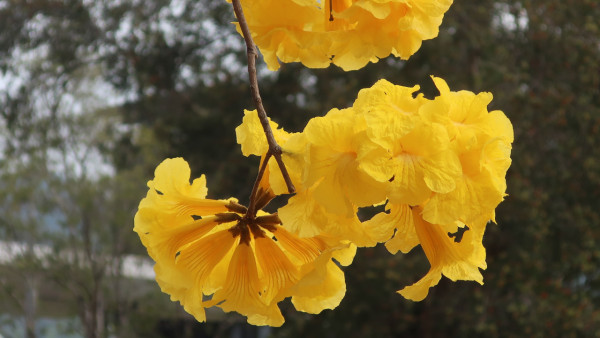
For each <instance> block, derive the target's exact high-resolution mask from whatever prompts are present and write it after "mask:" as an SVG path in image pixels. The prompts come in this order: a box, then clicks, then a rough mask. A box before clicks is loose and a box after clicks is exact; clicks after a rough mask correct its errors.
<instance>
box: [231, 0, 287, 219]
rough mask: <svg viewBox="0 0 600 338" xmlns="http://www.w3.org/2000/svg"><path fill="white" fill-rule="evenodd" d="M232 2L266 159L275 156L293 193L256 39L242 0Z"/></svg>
mask: <svg viewBox="0 0 600 338" xmlns="http://www.w3.org/2000/svg"><path fill="white" fill-rule="evenodd" d="M232 4H233V11H234V12H235V17H236V18H237V20H238V23H239V25H240V28H241V30H242V35H243V37H244V41H245V42H246V53H247V55H248V76H249V78H250V91H251V92H252V99H253V100H254V104H255V105H256V110H257V111H258V118H259V119H260V123H261V125H262V127H263V130H264V132H265V136H266V137H267V143H268V144H269V150H268V153H267V156H266V157H265V161H267V160H268V159H269V158H270V157H271V156H273V157H274V158H275V160H276V161H277V164H278V165H279V170H281V174H282V175H283V179H284V180H285V184H286V186H287V189H288V191H289V192H290V194H291V193H294V192H295V191H296V189H295V188H294V184H293V183H292V179H291V178H290V175H289V173H288V171H287V169H286V168H285V164H284V163H283V159H282V158H281V153H282V150H281V147H280V146H279V144H277V141H275V136H273V130H272V129H271V126H270V125H269V118H268V117H267V112H266V111H265V108H264V107H263V104H262V99H261V97H260V92H259V90H258V77H257V76H256V59H257V58H258V53H257V52H256V47H255V45H254V41H252V35H251V33H250V28H249V27H248V23H247V22H246V17H245V16H244V11H243V10H242V4H241V2H240V0H232ZM265 165H266V164H265ZM263 173H264V170H261V171H259V173H258V177H257V178H256V182H257V183H255V188H256V187H257V184H258V182H260V180H261V178H262V174H263ZM252 190H253V194H251V196H250V204H253V199H254V198H255V196H254V190H255V189H252ZM250 209H251V208H249V211H250ZM253 211H255V210H253Z"/></svg>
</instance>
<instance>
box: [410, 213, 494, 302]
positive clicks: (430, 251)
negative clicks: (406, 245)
mask: <svg viewBox="0 0 600 338" xmlns="http://www.w3.org/2000/svg"><path fill="white" fill-rule="evenodd" d="M421 212H422V209H421V208H420V207H415V208H413V209H412V213H413V221H414V223H413V224H414V228H415V232H416V234H417V236H418V239H419V243H420V244H421V247H422V248H423V251H424V252H425V255H426V256H427V259H428V260H429V263H430V264H431V267H430V269H429V272H428V273H427V274H426V275H425V276H424V277H423V278H422V279H421V280H419V281H418V282H416V283H415V284H413V285H410V286H407V287H405V288H404V289H402V290H400V291H398V293H400V294H401V295H403V296H404V297H406V298H408V299H411V300H414V301H420V300H422V299H424V298H425V297H426V296H427V293H428V292H429V288H430V287H432V286H435V285H437V283H438V282H439V280H440V279H441V277H442V275H444V276H446V277H448V278H450V279H451V280H452V281H457V280H473V281H476V282H478V283H479V284H483V276H482V275H481V272H480V271H479V269H480V268H481V269H485V268H486V267H487V265H486V263H485V248H484V247H483V245H482V243H481V242H482V239H483V233H484V231H485V225H486V223H487V220H484V221H483V222H481V221H479V222H474V223H473V224H471V225H470V226H468V227H467V226H466V225H464V224H460V226H459V227H456V226H455V229H456V232H455V233H450V232H448V231H447V230H446V227H443V226H440V225H437V224H431V223H429V222H427V221H425V220H423V218H422V216H421Z"/></svg>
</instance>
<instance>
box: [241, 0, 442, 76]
mask: <svg viewBox="0 0 600 338" xmlns="http://www.w3.org/2000/svg"><path fill="white" fill-rule="evenodd" d="M451 4H452V0H260V1H256V0H242V6H243V10H244V12H245V15H246V18H247V21H248V26H249V28H250V30H251V32H252V37H253V39H254V41H255V43H256V44H257V46H258V47H259V48H260V50H261V52H262V54H263V56H264V59H265V62H266V63H267V66H268V67H269V69H271V70H276V69H278V68H279V62H278V61H277V59H278V58H279V60H281V61H282V62H286V63H288V62H302V63H303V64H304V65H305V66H307V67H310V68H324V67H327V66H329V64H330V63H334V64H336V65H338V66H339V67H341V68H342V69H344V70H355V69H359V68H362V67H364V66H365V65H366V64H367V63H368V62H369V61H370V62H377V60H378V59H379V58H384V57H387V56H389V55H390V54H393V55H395V56H397V57H401V58H403V59H408V58H409V57H410V56H411V55H412V54H414V53H415V52H416V51H417V50H418V49H419V48H420V47H421V42H422V41H423V40H427V39H433V38H435V37H436V36H437V35H438V31H439V26H440V24H441V22H442V18H443V16H444V13H446V11H447V10H448V8H449V7H450V5H451Z"/></svg>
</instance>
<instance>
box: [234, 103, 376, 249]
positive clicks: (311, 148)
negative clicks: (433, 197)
mask: <svg viewBox="0 0 600 338" xmlns="http://www.w3.org/2000/svg"><path fill="white" fill-rule="evenodd" d="M353 116H354V115H353V113H352V111H351V110H343V111H339V110H337V109H334V110H332V111H331V112H329V113H328V114H327V116H325V117H321V118H315V119H312V120H311V121H310V122H309V123H308V125H307V126H306V128H305V130H304V131H303V132H302V133H296V134H287V133H286V132H285V131H283V130H281V129H276V130H275V128H276V127H277V125H276V124H275V123H273V122H271V126H272V127H273V128H274V130H275V136H276V138H277V135H278V134H280V135H284V134H285V136H281V137H280V139H279V141H280V142H279V144H280V146H281V147H282V150H283V156H282V157H283V161H284V163H285V164H286V168H287V170H288V172H289V173H290V177H291V178H292V182H293V183H294V186H295V187H296V195H295V196H293V197H291V198H290V199H289V201H288V203H287V204H286V205H285V206H283V207H282V208H280V209H279V210H278V213H279V217H280V218H281V220H282V221H283V224H284V227H285V228H286V229H287V230H288V231H290V232H292V233H294V234H296V235H298V236H299V237H302V238H304V237H311V236H316V235H319V234H327V235H328V236H332V237H335V238H338V239H340V240H345V241H351V242H352V243H354V244H356V245H358V246H374V245H375V244H377V241H375V240H373V239H372V238H371V237H370V236H369V234H368V233H367V232H366V231H365V229H364V227H363V226H362V224H361V222H360V221H359V219H358V217H357V215H356V212H357V209H358V207H359V206H367V205H371V204H373V203H378V202H382V201H384V200H385V185H384V184H382V183H380V182H377V181H376V180H374V179H372V178H370V177H369V176H368V175H366V174H365V173H363V172H361V171H360V170H359V169H358V167H357V166H358V162H357V161H356V149H357V147H361V146H365V145H366V143H368V140H367V139H366V136H365V135H364V130H362V131H361V130H360V129H361V126H362V129H364V123H362V124H360V123H358V121H355V120H354V119H353ZM236 132H237V138H238V143H240V145H241V146H242V150H243V152H244V154H245V155H249V154H255V155H258V154H259V153H260V151H262V152H263V155H264V153H266V151H267V145H266V140H265V137H264V133H263V132H262V128H261V126H260V123H259V121H258V116H257V114H256V111H246V115H245V117H244V120H243V122H242V124H241V125H240V126H238V127H237V128H236ZM356 133H362V134H363V135H362V137H356V135H355V134H356ZM249 149H255V151H249ZM244 150H245V151H244ZM267 168H268V171H267V173H266V174H265V180H268V182H269V186H270V188H272V190H273V191H275V192H276V194H287V188H286V186H285V183H284V182H283V178H282V175H281V172H280V170H279V168H278V166H277V163H276V162H275V161H272V160H271V161H270V163H269V164H268V166H267ZM348 182H353V183H354V184H348Z"/></svg>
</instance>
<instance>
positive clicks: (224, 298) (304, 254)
mask: <svg viewBox="0 0 600 338" xmlns="http://www.w3.org/2000/svg"><path fill="white" fill-rule="evenodd" d="M265 178H266V179H268V174H267V175H266V176H265ZM189 179H190V168H189V166H188V164H187V162H185V161H184V160H183V159H181V158H175V159H167V160H165V161H164V162H163V163H161V164H160V165H159V166H158V167H157V168H156V171H155V177H154V179H153V180H152V181H150V182H148V187H149V188H150V189H149V191H148V194H147V195H146V197H145V198H144V199H143V200H142V201H141V203H140V206H139V211H138V212H137V214H136V216H135V226H134V231H136V232H137V233H138V235H139V236H140V239H141V240H142V243H143V244H144V246H146V248H147V250H148V253H149V255H150V256H151V257H152V259H154V260H155V261H156V265H155V267H154V270H155V272H156V280H157V282H158V284H159V285H160V288H161V290H162V291H163V292H165V293H167V294H169V295H170V296H171V300H173V301H179V302H180V303H181V304H182V305H183V306H184V308H185V310H186V311H187V312H189V313H191V314H192V315H194V317H195V318H196V319H197V320H198V321H205V320H206V315H205V310H204V309H205V308H207V307H211V306H218V307H220V308H222V309H223V310H224V311H237V312H239V313H241V314H243V315H245V316H247V317H248V322H249V323H250V324H254V325H271V326H280V325H281V324H283V322H284V319H283V316H282V315H281V312H280V310H279V307H278V306H277V303H278V302H280V301H281V300H283V299H284V298H286V297H292V303H293V304H294V306H295V307H296V309H298V310H300V311H304V312H309V313H319V312H320V311H322V310H323V309H332V308H335V307H336V306H337V305H338V304H339V302H340V301H341V300H342V298H343V296H344V294H345V292H346V285H345V281H344V274H343V272H342V271H341V270H340V268H339V267H338V266H337V265H336V263H335V262H333V260H332V258H335V259H336V260H337V261H338V262H339V263H340V264H341V265H348V264H350V263H351V262H352V259H353V258H354V254H355V252H356V247H355V246H352V245H350V244H349V243H348V242H342V241H340V240H338V239H335V238H333V237H331V236H327V235H317V236H312V237H306V238H299V237H298V236H297V235H295V234H293V233H291V232H289V231H287V230H286V229H285V228H283V227H282V226H281V225H280V224H281V221H280V220H279V218H278V217H277V215H276V214H267V213H265V212H262V211H261V212H259V213H258V215H257V216H255V217H251V218H249V217H245V214H246V212H247V209H246V207H244V206H242V205H240V204H238V203H237V201H236V200H235V199H233V198H231V199H228V200H212V199H206V195H207V193H208V191H207V188H206V178H205V177H204V175H202V176H201V177H200V178H197V179H195V180H194V181H193V182H192V183H191V184H190V182H189ZM265 182H266V180H265ZM274 196H275V195H274V194H273V192H272V191H271V190H270V189H269V187H268V186H267V185H264V184H263V185H261V188H260V189H259V190H258V196H257V200H258V201H259V205H258V206H259V207H263V206H264V205H266V204H267V203H268V202H269V201H270V200H271V199H272V198H273V197H274ZM316 285H318V286H319V287H315V286H316Z"/></svg>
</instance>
